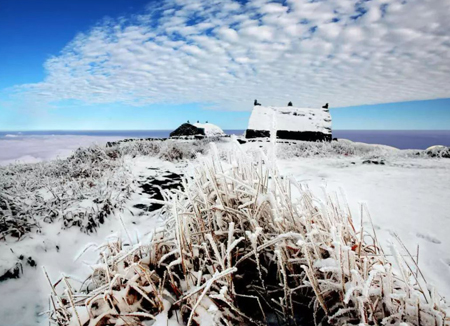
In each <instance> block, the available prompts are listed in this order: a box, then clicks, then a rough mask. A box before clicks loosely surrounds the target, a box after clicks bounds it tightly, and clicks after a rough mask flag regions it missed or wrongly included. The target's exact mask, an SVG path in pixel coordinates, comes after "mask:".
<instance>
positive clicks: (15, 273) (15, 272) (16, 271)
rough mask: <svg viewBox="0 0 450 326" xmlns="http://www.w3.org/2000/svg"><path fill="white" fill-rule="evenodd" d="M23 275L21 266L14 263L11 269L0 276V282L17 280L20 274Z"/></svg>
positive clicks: (18, 263)
mask: <svg viewBox="0 0 450 326" xmlns="http://www.w3.org/2000/svg"><path fill="white" fill-rule="evenodd" d="M22 273H23V269H22V264H21V263H20V262H16V263H15V264H14V266H13V267H11V268H10V269H8V270H6V271H5V272H4V273H3V275H0V282H3V281H6V280H9V279H12V278H19V277H20V274H22Z"/></svg>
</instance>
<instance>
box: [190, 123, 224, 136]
mask: <svg viewBox="0 0 450 326" xmlns="http://www.w3.org/2000/svg"><path fill="white" fill-rule="evenodd" d="M194 126H195V127H197V128H199V129H203V131H204V134H205V136H206V137H222V136H225V133H224V132H223V130H222V129H221V128H220V127H219V126H216V125H215V124H212V123H194Z"/></svg>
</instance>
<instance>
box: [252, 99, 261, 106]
mask: <svg viewBox="0 0 450 326" xmlns="http://www.w3.org/2000/svg"><path fill="white" fill-rule="evenodd" d="M253 105H254V106H261V103H258V100H255V102H253Z"/></svg>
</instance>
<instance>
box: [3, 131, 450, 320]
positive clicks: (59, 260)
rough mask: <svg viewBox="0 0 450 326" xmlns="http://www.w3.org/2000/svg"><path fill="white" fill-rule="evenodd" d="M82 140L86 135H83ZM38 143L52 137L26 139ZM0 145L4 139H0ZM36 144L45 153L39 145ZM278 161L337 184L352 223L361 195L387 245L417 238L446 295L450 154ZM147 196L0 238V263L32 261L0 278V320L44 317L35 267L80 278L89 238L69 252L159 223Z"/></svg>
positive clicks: (161, 164)
mask: <svg viewBox="0 0 450 326" xmlns="http://www.w3.org/2000/svg"><path fill="white" fill-rule="evenodd" d="M90 138H92V137H90ZM108 140H110V139H108ZM2 141H4V140H2ZM80 141H81V140H80ZM88 141H92V139H90V140H86V143H88ZM17 144H19V143H17ZM45 144H51V142H50V143H46V142H44V143H42V142H40V143H39V145H38V143H35V144H30V145H29V146H45ZM76 144H78V143H77V142H75V141H72V142H70V144H68V145H67V150H68V151H69V149H70V148H75V147H77V145H76ZM0 146H5V145H4V144H3V145H2V143H1V142H0ZM8 146H9V147H8V149H9V151H10V152H9V153H8V154H7V155H10V156H11V158H10V159H9V160H15V159H16V158H17V155H22V154H20V153H22V152H21V151H22V150H23V148H22V149H21V148H20V145H17V146H18V147H16V148H18V153H19V154H17V155H16V156H14V155H13V153H12V152H13V148H14V147H13V146H12V144H9V145H8ZM220 146H223V148H226V146H227V143H224V144H219V149H220ZM244 146H249V145H244ZM252 146H253V145H252ZM258 146H259V145H258ZM244 149H245V148H244ZM38 150H40V151H41V153H45V152H43V151H42V148H38V149H37V150H36V151H38ZM0 153H2V150H1V148H0ZM65 153H66V154H67V153H68V152H65ZM0 155H3V157H0V161H1V159H3V162H5V161H7V160H8V158H6V159H5V154H0ZM60 155H61V154H60ZM19 157H20V156H19ZM33 157H34V156H33ZM49 157H54V152H52V154H50V152H48V153H47V154H41V156H39V158H40V159H48V158H49ZM125 164H126V165H127V166H128V167H129V169H130V170H131V171H132V174H133V176H134V179H135V180H136V181H137V182H139V181H143V180H146V179H147V178H149V177H152V176H157V175H158V173H161V172H162V171H170V172H174V173H178V174H180V173H185V172H186V171H187V170H188V169H190V167H191V166H192V165H190V164H189V163H188V162H186V161H183V162H181V163H177V164H174V163H170V162H167V161H163V160H161V159H158V158H156V157H148V156H147V157H142V156H141V157H139V156H138V157H135V158H131V157H129V158H127V159H126V160H125ZM277 164H278V167H279V169H280V171H281V173H282V174H284V175H290V176H293V177H294V178H295V179H296V180H298V181H299V182H301V183H302V184H306V185H308V186H309V187H310V188H311V189H312V191H313V192H314V193H316V194H318V195H322V194H323V189H324V188H325V189H326V190H327V192H328V193H332V192H335V191H337V192H340V191H341V190H342V192H343V193H344V194H345V195H346V197H347V201H348V203H349V205H350V208H351V210H352V213H353V216H354V219H355V224H356V225H359V218H360V203H361V202H364V203H366V204H367V206H368V208H369V211H370V215H371V218H372V220H373V223H374V225H375V228H376V230H377V234H378V237H379V239H380V240H381V243H382V245H384V249H385V250H386V252H388V250H389V248H388V243H389V242H390V241H393V236H392V234H393V233H397V234H398V235H399V236H400V238H401V239H402V240H403V242H404V243H405V245H406V246H407V248H408V249H409V250H410V251H411V252H412V253H413V254H414V255H415V254H416V246H417V245H419V248H420V254H419V266H420V268H421V269H422V271H423V272H424V274H425V276H427V280H428V282H429V284H433V285H434V286H435V287H436V288H437V289H438V290H439V292H440V293H441V294H442V295H444V296H446V297H447V298H450V238H449V237H448V234H449V232H450V159H438V158H422V157H418V158H405V157H400V156H398V157H397V156H392V157H387V158H386V160H385V164H384V165H380V164H363V158H362V157H358V156H339V157H311V158H285V159H279V160H278V161H277ZM148 203H149V201H148V195H146V194H145V193H143V192H142V191H141V190H139V188H136V191H135V192H134V194H133V195H132V197H131V198H130V199H129V200H128V203H127V205H126V206H127V207H128V209H126V210H125V211H124V212H123V213H121V214H116V215H115V216H111V217H110V218H108V219H107V220H106V223H105V224H103V225H102V226H101V227H100V228H99V230H98V231H97V232H96V233H94V234H91V235H86V234H84V233H80V231H79V229H78V228H71V229H68V230H61V224H60V223H53V224H45V223H43V225H42V226H43V227H42V233H33V232H32V233H29V234H28V235H27V236H26V237H25V238H24V239H22V240H20V241H17V242H15V241H2V242H0V257H1V258H0V259H1V261H0V265H1V264H6V263H8V261H10V260H12V259H14V257H17V256H19V255H24V256H25V259H27V257H32V258H33V259H35V260H36V262H37V265H38V266H37V267H31V266H29V265H27V264H24V273H23V275H22V277H21V278H19V279H10V280H7V281H4V282H1V283H0V293H1V294H2V295H1V302H0V324H5V325H35V324H43V325H44V324H46V318H45V316H38V313H40V312H43V311H45V310H47V309H48V308H49V307H48V303H49V302H48V294H49V293H50V287H49V285H48V282H47V280H46V278H45V276H44V274H43V273H42V270H41V267H42V266H45V268H46V270H47V271H48V273H49V275H50V277H51V278H52V281H55V280H57V279H58V278H59V277H60V275H61V273H62V272H63V273H65V274H66V275H69V276H73V277H74V278H75V279H79V280H81V281H84V280H85V278H86V277H87V276H88V275H89V272H90V271H91V269H90V267H89V264H92V263H95V261H96V259H97V258H98V253H97V252H95V251H94V250H93V249H95V246H92V247H90V250H88V251H86V253H85V254H84V255H83V256H81V257H80V258H79V259H77V260H75V258H76V257H77V256H78V254H80V253H81V252H82V250H83V248H86V246H89V244H97V245H100V244H102V243H104V242H105V239H106V238H107V237H111V238H113V237H116V236H121V237H123V238H127V237H132V238H133V239H135V238H139V239H142V238H144V237H145V236H146V235H148V234H149V232H151V231H152V230H153V229H154V228H155V227H157V226H158V225H159V224H160V222H161V221H160V220H159V218H158V216H157V214H155V213H150V212H146V211H143V210H141V209H137V208H135V207H134V206H135V205H136V204H144V205H145V204H148ZM119 216H120V218H119ZM366 221H367V220H366ZM367 226H368V225H367ZM125 230H127V232H125ZM396 245H397V246H398V244H396ZM401 252H402V253H404V251H401Z"/></svg>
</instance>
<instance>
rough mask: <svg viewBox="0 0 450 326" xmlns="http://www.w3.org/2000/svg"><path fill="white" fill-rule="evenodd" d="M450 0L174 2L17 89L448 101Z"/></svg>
mask: <svg viewBox="0 0 450 326" xmlns="http://www.w3.org/2000/svg"><path fill="white" fill-rule="evenodd" d="M449 12H450V1H448V0H372V1H360V2H356V1H353V0H328V1H314V2H310V1H306V0H287V1H284V2H283V3H274V2H269V1H266V0H250V1H248V2H246V3H245V4H242V3H238V2H235V1H231V0H226V1H223V0H221V1H214V0H202V1H192V0H169V1H165V2H164V3H163V4H162V5H161V6H160V7H157V8H156V7H149V8H148V11H147V12H146V13H144V14H142V15H139V16H134V17H122V18H118V19H115V20H111V19H110V20H107V21H104V22H101V23H99V24H98V25H97V26H96V27H94V28H92V29H91V30H89V31H88V32H86V33H84V34H80V35H78V37H76V38H75V39H74V40H73V41H72V42H71V43H70V44H68V45H67V46H66V47H65V48H64V49H63V51H62V52H61V54H60V55H58V56H56V57H54V58H51V59H49V60H48V61H47V62H46V63H45V69H46V70H47V73H48V75H47V77H46V79H45V80H44V81H43V82H41V83H37V84H28V85H21V86H18V87H17V88H16V92H18V93H19V94H20V95H21V96H23V95H27V97H28V98H34V97H37V99H38V101H39V102H41V103H43V102H45V103H47V102H52V101H59V100H64V99H77V100H82V101H85V102H87V103H112V102H122V103H125V104H131V105H146V104H153V103H188V102H189V103H192V102H198V103H206V104H210V105H211V107H216V108H222V109H232V110H240V109H250V108H251V104H252V101H253V99H255V98H257V99H258V100H259V101H260V102H262V103H263V104H274V105H275V104H286V103H287V102H288V101H289V100H292V101H293V102H294V104H295V105H302V106H319V105H322V104H324V103H325V102H330V103H331V105H332V106H333V107H342V106H352V105H360V104H374V103H385V102H396V101H406V100H417V99H434V98H443V97H450V19H448V15H449Z"/></svg>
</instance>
